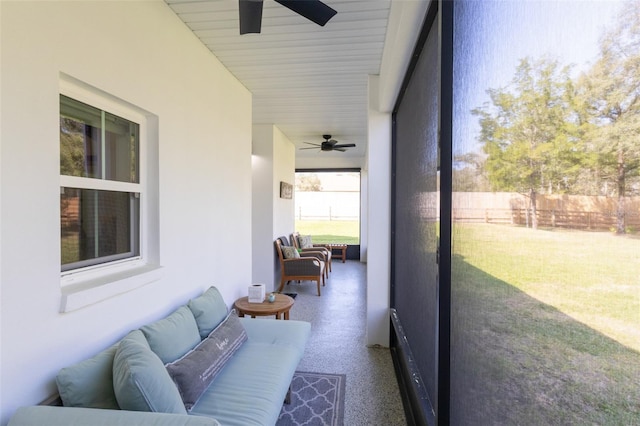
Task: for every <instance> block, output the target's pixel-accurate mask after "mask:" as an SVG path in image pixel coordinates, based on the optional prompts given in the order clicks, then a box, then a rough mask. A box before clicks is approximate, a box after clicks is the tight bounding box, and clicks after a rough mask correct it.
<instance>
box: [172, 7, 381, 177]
mask: <svg viewBox="0 0 640 426" xmlns="http://www.w3.org/2000/svg"><path fill="white" fill-rule="evenodd" d="M165 1H166V2H167V4H168V5H169V7H171V9H173V11H174V12H175V13H176V14H177V15H178V16H179V17H180V19H182V21H184V23H185V24H186V25H187V26H188V27H189V28H190V29H191V30H192V31H193V32H194V34H195V35H196V36H197V37H198V38H199V39H200V40H201V41H202V43H203V44H204V45H205V46H207V47H208V48H209V49H210V50H211V52H213V53H214V54H215V56H216V57H217V58H218V59H219V60H220V61H221V62H222V63H223V64H224V65H225V66H226V67H227V68H228V69H229V71H230V72H231V73H233V74H234V75H235V76H236V77H237V78H238V79H239V80H240V81H241V82H242V83H243V84H244V85H245V86H246V87H247V88H248V89H249V90H250V91H251V92H252V94H253V122H254V124H274V125H276V126H277V127H278V128H279V129H280V130H281V131H282V132H283V133H284V134H285V135H286V136H287V137H288V138H289V139H290V140H291V141H292V142H293V143H294V144H295V146H296V158H301V157H323V158H325V159H327V160H328V162H327V167H331V161H330V159H331V158H334V159H335V158H337V157H349V160H351V162H352V163H354V164H359V165H362V164H364V158H365V154H366V145H367V105H368V104H367V102H368V95H367V93H368V89H367V86H368V76H369V75H377V74H379V73H380V64H381V59H382V53H383V48H384V43H385V36H386V31H387V24H388V19H389V11H390V4H391V0H324V3H326V4H327V5H329V6H331V7H332V8H333V9H335V10H336V11H337V12H338V13H337V14H336V15H335V16H334V17H333V18H332V19H331V20H330V21H329V22H328V23H327V24H326V25H325V26H324V27H320V26H318V25H316V24H314V23H313V22H311V21H308V20H307V19H305V18H303V17H302V16H300V15H298V14H296V13H295V12H293V11H291V10H289V9H288V8H286V7H284V6H282V5H280V4H278V3H276V2H274V1H272V0H265V1H264V10H263V16H262V32H261V33H260V34H245V35H242V36H241V35H240V33H239V27H238V0H165ZM301 1H304V0H301ZM323 134H330V135H332V137H333V138H334V139H336V140H338V142H339V143H355V144H356V147H355V148H350V149H349V150H347V152H319V149H318V150H300V149H299V148H302V147H309V146H310V145H306V144H304V142H305V141H306V142H314V143H320V142H322V140H323V139H322V135H323Z"/></svg>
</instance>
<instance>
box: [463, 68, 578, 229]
mask: <svg viewBox="0 0 640 426" xmlns="http://www.w3.org/2000/svg"><path fill="white" fill-rule="evenodd" d="M574 93H575V89H574V87H573V83H572V81H571V79H570V77H569V68H568V67H562V68H561V67H560V65H559V63H558V61H556V60H551V59H549V58H542V59H540V60H538V61H532V60H531V59H529V58H524V59H522V60H521V61H520V63H519V65H518V67H517V68H516V73H515V75H514V77H513V80H512V82H511V85H510V87H508V88H505V89H489V90H488V94H489V97H490V99H491V102H490V103H485V105H483V106H482V107H481V108H477V109H475V110H474V111H473V113H474V114H475V115H478V116H479V117H480V126H481V130H480V135H479V140H480V142H481V144H482V148H483V151H484V153H485V154H486V155H487V159H486V162H485V167H486V172H487V177H488V179H489V183H490V185H491V187H492V189H493V190H498V191H516V192H520V193H521V194H523V195H524V196H525V197H526V198H527V199H528V202H529V205H530V206H531V226H532V228H534V229H536V228H537V226H538V223H537V211H536V196H537V194H539V193H551V192H564V191H566V190H568V189H569V188H570V186H571V182H572V181H573V180H575V179H576V176H577V174H578V171H579V162H580V160H579V152H580V150H579V149H578V147H579V145H580V144H579V139H578V138H577V134H576V129H577V126H576V124H575V120H574V117H575V112H574V109H573V97H574ZM527 214H528V210H527ZM528 219H529V217H528V216H527V221H528Z"/></svg>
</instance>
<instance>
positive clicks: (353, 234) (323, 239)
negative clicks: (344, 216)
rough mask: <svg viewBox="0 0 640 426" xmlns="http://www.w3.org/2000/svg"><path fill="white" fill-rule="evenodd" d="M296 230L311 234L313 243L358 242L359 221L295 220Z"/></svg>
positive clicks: (303, 233)
mask: <svg viewBox="0 0 640 426" xmlns="http://www.w3.org/2000/svg"><path fill="white" fill-rule="evenodd" d="M296 231H298V232H299V233H300V234H302V235H311V237H312V238H311V239H312V241H313V243H314V244H326V243H345V244H360V222H358V221H357V220H332V221H330V220H318V221H312V220H296Z"/></svg>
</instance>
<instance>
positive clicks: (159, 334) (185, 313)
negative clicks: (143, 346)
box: [140, 306, 202, 364]
mask: <svg viewBox="0 0 640 426" xmlns="http://www.w3.org/2000/svg"><path fill="white" fill-rule="evenodd" d="M140 331H142V332H143V333H144V336H145V337H146V338H147V341H148V342H149V347H151V350H152V351H153V352H155V353H156V355H158V356H159V357H160V359H161V360H162V363H163V364H166V363H168V362H171V361H174V360H176V359H178V358H180V357H181V356H182V355H184V354H186V353H187V352H189V351H190V350H191V349H193V347H195V346H196V345H197V344H198V343H200V341H201V340H202V339H201V338H200V332H199V331H198V325H197V324H196V320H195V318H194V317H193V314H192V313H191V309H189V308H187V307H186V306H181V307H179V308H178V309H176V311H175V312H173V313H172V314H171V315H169V316H168V317H166V318H163V319H161V320H158V321H156V322H153V323H151V324H148V325H145V326H143V327H140Z"/></svg>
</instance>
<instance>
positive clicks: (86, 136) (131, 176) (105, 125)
mask: <svg viewBox="0 0 640 426" xmlns="http://www.w3.org/2000/svg"><path fill="white" fill-rule="evenodd" d="M138 146H139V125H138V124H137V123H133V122H131V121H129V120H126V119H124V118H121V117H118V116H116V115H113V114H110V113H108V112H104V111H101V110H99V109H97V108H94V107H92V106H90V105H87V104H84V103H82V102H78V101H76V100H74V99H71V98H68V97H66V96H60V173H61V174H62V175H67V176H80V177H89V178H96V179H106V180H116V181H121V182H135V183H137V182H138V168H139V167H138V161H139V154H138Z"/></svg>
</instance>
